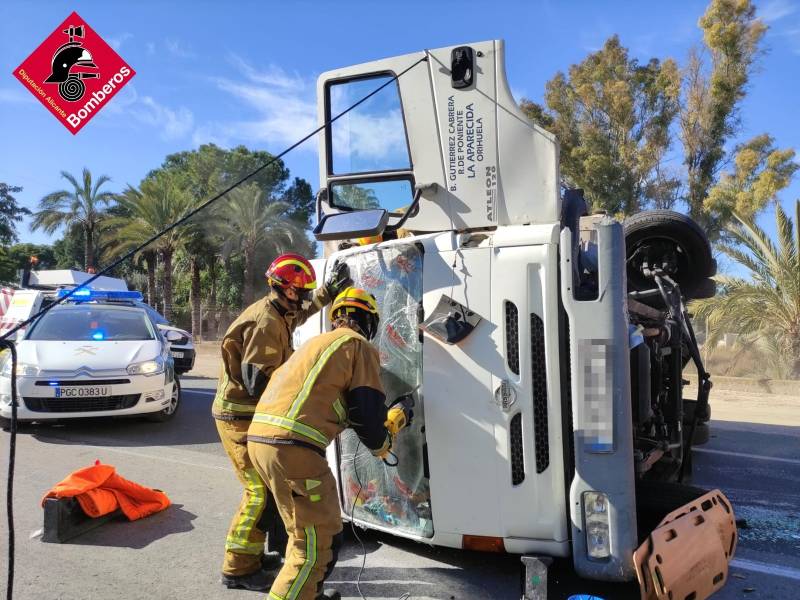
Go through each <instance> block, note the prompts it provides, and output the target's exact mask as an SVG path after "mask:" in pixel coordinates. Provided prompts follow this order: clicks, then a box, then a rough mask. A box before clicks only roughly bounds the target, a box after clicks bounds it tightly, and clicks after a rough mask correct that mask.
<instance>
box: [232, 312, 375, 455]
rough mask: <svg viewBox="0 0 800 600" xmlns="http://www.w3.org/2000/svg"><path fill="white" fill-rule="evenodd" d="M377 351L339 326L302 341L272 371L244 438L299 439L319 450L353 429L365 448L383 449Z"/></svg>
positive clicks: (260, 440) (272, 441)
mask: <svg viewBox="0 0 800 600" xmlns="http://www.w3.org/2000/svg"><path fill="white" fill-rule="evenodd" d="M385 400H386V396H385V395H384V392H383V386H382V384H381V380H380V360H379V358H378V351H377V350H376V349H375V347H374V346H372V345H371V344H370V343H369V342H368V341H367V340H366V339H365V338H364V337H363V336H361V335H359V334H358V333H356V332H355V331H353V330H352V329H348V328H346V327H340V328H339V329H335V330H334V331H330V332H328V333H323V334H321V335H318V336H317V337H315V338H313V339H311V340H309V341H308V342H306V343H305V344H303V345H302V346H301V347H300V348H299V349H298V351H297V352H296V353H295V354H294V355H292V357H291V358H290V359H289V360H288V361H287V362H286V364H284V365H283V366H282V367H281V368H279V369H278V370H277V371H275V373H274V375H273V376H272V379H271V380H270V382H269V385H268V386H267V390H266V391H265V392H264V395H263V396H262V397H261V400H260V401H259V403H258V406H257V407H256V413H255V415H254V416H253V421H252V423H251V424H250V429H249V430H248V432H247V440H248V441H249V442H262V443H268V444H277V443H287V442H290V441H294V442H298V443H300V444H301V445H306V446H308V445H312V446H313V447H315V448H316V449H318V450H323V449H324V448H326V447H327V446H328V444H330V443H331V441H332V440H333V439H334V438H335V437H336V436H337V435H338V434H339V433H340V432H341V431H343V430H344V429H345V428H347V427H352V428H353V429H354V430H355V432H356V433H357V434H358V436H359V438H361V441H362V442H363V443H364V445H365V446H367V447H368V448H369V449H370V450H373V451H375V450H379V449H381V448H388V446H389V444H390V443H391V436H390V435H389V432H388V431H387V430H386V427H385V426H384V423H385V422H386V412H387V410H386V406H385Z"/></svg>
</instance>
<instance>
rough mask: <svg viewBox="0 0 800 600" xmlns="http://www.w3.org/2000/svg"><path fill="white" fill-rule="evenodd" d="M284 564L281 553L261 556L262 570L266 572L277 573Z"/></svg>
mask: <svg viewBox="0 0 800 600" xmlns="http://www.w3.org/2000/svg"><path fill="white" fill-rule="evenodd" d="M282 564H283V558H282V557H281V553H280V552H264V554H262V555H261V568H262V569H263V570H264V571H277V570H278V569H280V568H281V565H282Z"/></svg>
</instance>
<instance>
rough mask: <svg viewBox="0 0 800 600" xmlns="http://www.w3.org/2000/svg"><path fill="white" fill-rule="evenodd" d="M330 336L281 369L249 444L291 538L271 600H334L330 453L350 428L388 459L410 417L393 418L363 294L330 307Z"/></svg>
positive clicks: (345, 295)
mask: <svg viewBox="0 0 800 600" xmlns="http://www.w3.org/2000/svg"><path fill="white" fill-rule="evenodd" d="M331 320H332V321H333V331H330V332H327V333H323V334H321V335H319V336H317V337H315V338H313V339H311V340H309V341H308V342H306V343H305V344H303V346H301V347H300V348H299V349H298V350H297V352H295V353H294V354H293V355H292V357H291V358H290V359H289V360H288V361H287V362H286V364H284V365H283V366H282V367H281V368H280V369H278V370H277V371H276V372H275V374H274V375H273V377H272V379H271V380H270V383H269V385H268V386H267V390H266V392H264V395H263V396H262V397H261V400H260V401H259V403H258V406H257V407H256V413H255V415H254V416H253V423H252V425H250V430H249V431H248V434H247V450H248V453H249V454H250V460H251V461H252V463H253V465H255V468H256V470H257V471H258V473H259V474H260V475H261V478H262V479H263V480H264V482H265V483H266V485H267V487H268V488H269V490H270V491H271V492H272V495H273V496H274V497H275V502H276V504H277V506H278V511H279V512H280V515H281V518H282V519H283V522H284V525H285V526H286V530H287V532H288V534H289V543H288V545H287V553H286V561H285V563H284V565H283V568H282V569H281V571H280V573H278V576H277V577H276V579H275V582H274V583H273V584H272V589H271V590H270V593H269V597H270V599H271V600H322V599H329V600H331V599H338V598H340V597H341V596H340V595H339V593H338V592H336V591H328V592H326V593H324V594H323V593H322V583H323V581H324V580H325V578H326V577H327V576H328V575H329V574H330V572H331V571H332V570H333V566H334V564H335V563H336V558H337V554H338V550H339V547H340V546H341V542H342V517H341V511H340V508H339V500H338V494H337V491H336V481H335V480H334V477H333V474H332V473H331V470H330V467H328V463H327V461H326V459H325V448H326V447H327V446H328V445H329V444H330V443H331V441H332V440H333V439H334V438H335V437H336V436H337V435H338V434H339V433H340V432H341V431H342V430H344V429H345V428H346V427H352V428H353V429H354V430H355V432H356V433H357V434H358V436H359V438H360V439H361V442H362V443H363V444H364V446H366V447H367V448H369V450H370V451H371V452H372V454H373V455H375V456H378V457H381V458H385V457H386V456H388V453H389V450H390V448H391V445H392V441H393V437H394V434H396V433H397V431H399V429H401V428H402V427H403V426H404V425H406V424H407V423H408V421H409V420H410V418H411V414H410V410H409V409H407V408H405V407H402V408H392V409H389V410H387V408H386V406H385V396H384V392H383V386H382V385H381V380H380V361H379V358H378V351H377V350H376V348H375V347H374V346H373V345H372V344H370V343H369V340H371V339H372V338H373V337H374V336H375V334H376V333H377V331H378V320H379V318H378V306H377V303H376V301H375V298H374V296H372V294H369V293H368V292H366V291H364V290H362V289H358V288H352V287H351V288H348V289H346V290H345V291H343V292H342V293H340V294H339V295H338V296H337V297H336V299H335V300H334V302H333V305H332V306H331Z"/></svg>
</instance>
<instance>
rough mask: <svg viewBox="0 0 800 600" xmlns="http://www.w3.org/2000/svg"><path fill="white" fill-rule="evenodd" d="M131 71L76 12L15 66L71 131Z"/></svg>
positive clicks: (88, 117)
mask: <svg viewBox="0 0 800 600" xmlns="http://www.w3.org/2000/svg"><path fill="white" fill-rule="evenodd" d="M135 74H136V73H135V71H134V70H133V69H132V68H131V67H130V66H129V65H128V64H127V63H126V62H125V61H124V60H122V58H121V57H120V55H119V54H117V53H116V52H115V51H114V49H113V48H111V46H109V45H108V44H107V43H106V42H105V40H103V38H101V37H100V36H99V35H98V34H97V33H96V32H95V31H94V30H93V29H92V28H91V27H89V26H88V25H87V24H86V21H84V20H83V19H82V18H81V17H80V16H79V15H78V13H76V12H73V13H72V14H71V15H70V16H69V17H67V19H66V20H65V21H64V22H63V23H62V24H61V25H59V26H58V27H57V28H56V29H55V31H53V33H51V34H50V36H48V38H47V39H46V40H45V41H44V42H42V43H41V45H39V47H38V48H36V50H34V51H33V53H32V54H31V55H30V56H29V57H28V58H27V59H25V61H24V62H23V63H22V64H21V65H20V66H19V67H17V68H16V69H15V71H14V76H15V77H16V78H17V79H18V80H19V81H20V82H21V83H22V84H23V85H24V86H25V87H26V88H28V90H30V92H31V93H32V94H33V95H34V96H35V97H36V98H38V100H39V101H40V102H41V103H42V104H43V105H44V106H45V107H46V108H47V109H48V110H49V111H50V112H51V113H53V114H54V115H55V116H56V118H58V119H59V120H60V121H61V122H62V123H63V124H64V125H65V126H66V127H67V129H69V130H70V131H71V132H72V133H78V131H80V130H81V129H82V128H83V126H84V125H86V123H88V122H89V121H90V120H91V119H92V117H94V116H95V115H96V114H97V113H98V111H99V110H100V109H101V108H103V106H105V104H106V103H107V102H108V101H109V100H111V98H113V97H114V95H115V94H116V93H117V92H118V91H119V90H121V89H122V87H123V86H124V85H125V84H126V83H128V81H130V79H131V78H132V77H133V76H134V75H135Z"/></svg>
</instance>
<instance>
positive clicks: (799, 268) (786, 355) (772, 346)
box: [690, 200, 800, 378]
mask: <svg viewBox="0 0 800 600" xmlns="http://www.w3.org/2000/svg"><path fill="white" fill-rule="evenodd" d="M733 216H734V221H733V223H732V224H731V225H730V226H729V227H728V232H729V234H730V237H731V241H730V242H723V243H721V244H720V249H721V250H722V252H723V253H725V254H726V255H727V256H729V257H730V258H732V259H733V260H735V261H736V262H738V263H739V264H740V265H742V266H743V267H744V268H745V269H747V270H748V271H749V278H743V277H733V276H726V275H718V276H716V277H715V279H716V280H717V282H718V283H719V284H720V286H721V288H722V289H721V291H720V293H719V294H718V295H717V296H715V297H714V298H709V299H706V300H696V301H694V302H693V303H692V305H691V307H690V309H691V310H692V312H693V313H694V314H695V315H696V317H697V318H699V319H701V320H702V319H705V320H707V323H708V333H709V336H708V339H707V340H706V344H708V345H709V347H711V348H714V347H715V346H716V342H717V341H718V340H719V338H720V337H721V336H722V335H723V334H725V333H738V334H739V337H738V339H737V345H739V346H740V347H742V348H745V347H752V346H753V345H755V344H760V345H761V346H763V347H764V348H766V349H767V350H768V351H769V353H770V354H771V355H772V357H773V358H774V360H775V364H778V365H780V366H781V367H782V368H783V372H784V374H785V375H788V376H790V377H793V378H800V200H798V201H797V202H796V203H795V222H794V223H793V222H792V220H791V218H789V217H788V215H787V214H786V213H785V212H784V210H783V209H782V208H781V206H780V204H777V203H776V204H775V221H776V224H777V232H778V233H777V235H778V240H777V244H776V243H775V242H773V241H772V240H771V239H770V238H769V236H768V235H767V234H766V232H764V230H763V229H761V228H760V227H759V226H758V225H756V224H755V222H754V221H753V219H752V218H749V219H746V218H742V217H740V216H739V215H736V214H734V215H733Z"/></svg>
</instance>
